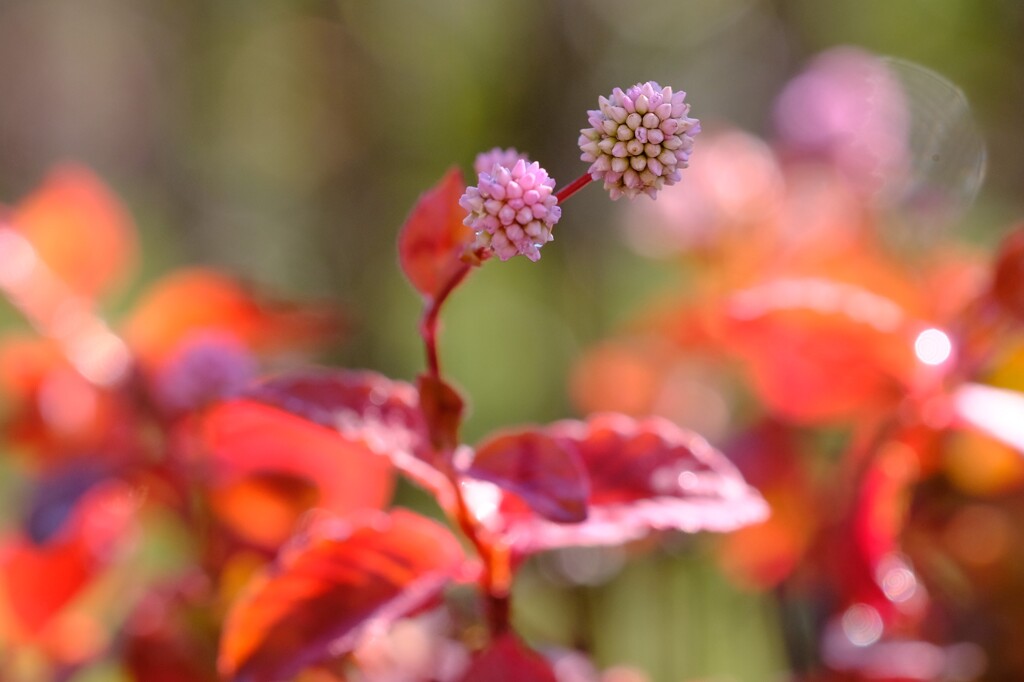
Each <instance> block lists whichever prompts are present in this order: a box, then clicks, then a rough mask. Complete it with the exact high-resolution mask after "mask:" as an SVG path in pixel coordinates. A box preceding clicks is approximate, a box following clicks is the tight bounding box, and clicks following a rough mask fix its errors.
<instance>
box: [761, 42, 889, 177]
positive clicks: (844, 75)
mask: <svg viewBox="0 0 1024 682" xmlns="http://www.w3.org/2000/svg"><path fill="white" fill-rule="evenodd" d="M775 127H776V130H777V131H778V137H779V141H780V142H781V143H782V146H783V149H784V150H785V151H787V152H788V153H790V154H792V155H795V156H798V157H801V158H805V159H813V160H817V161H822V162H825V163H828V164H831V165H834V166H835V167H837V168H838V169H839V170H840V171H841V172H842V173H843V175H844V176H845V177H846V178H847V179H848V180H849V181H851V182H852V183H853V184H854V185H856V186H857V187H859V188H861V189H862V190H866V191H869V192H873V191H878V190H883V189H884V190H886V191H892V190H894V189H898V187H894V184H898V183H896V182H895V181H902V180H903V179H904V178H903V176H904V174H905V172H906V165H907V163H908V161H907V156H908V153H909V152H908V139H907V136H908V127H909V122H908V112H907V103H906V98H905V97H904V94H903V90H902V88H901V87H900V84H899V81H898V80H897V79H896V77H895V76H894V75H893V73H892V72H891V71H890V69H889V67H888V66H887V65H886V64H885V62H883V61H882V60H881V59H879V58H877V57H875V56H874V55H872V54H870V53H868V52H864V51H861V50H858V49H855V48H850V47H840V48H836V49H833V50H829V51H828V52H823V53H822V54H821V55H819V56H818V57H816V58H815V59H814V61H812V62H811V64H810V65H809V66H808V67H807V68H806V69H805V70H804V71H803V73H801V74H799V75H798V76H797V77H796V78H794V79H793V80H791V81H790V82H789V84H788V85H787V86H786V89H785V90H783V91H782V94H781V95H779V98H778V100H776V102H775Z"/></svg>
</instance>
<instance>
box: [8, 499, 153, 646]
mask: <svg viewBox="0 0 1024 682" xmlns="http://www.w3.org/2000/svg"><path fill="white" fill-rule="evenodd" d="M137 504H138V499H137V496H136V495H135V494H134V493H133V492H132V490H131V489H130V488H129V487H128V486H126V485H124V484H123V483H119V482H113V481H109V482H104V483H100V484H99V485H97V486H95V487H94V488H93V489H91V490H90V491H89V492H88V493H86V494H85V495H84V496H83V497H82V499H81V500H80V501H79V502H78V504H77V505H76V508H75V511H74V512H73V514H72V518H70V519H69V520H68V522H67V523H66V524H65V528H64V529H63V530H62V531H61V532H60V533H59V534H58V536H57V537H55V538H53V539H52V540H51V541H50V542H47V543H45V544H39V545H37V544H34V543H32V542H31V541H30V540H28V539H27V538H21V537H18V538H14V539H13V540H12V541H11V542H10V543H9V544H7V546H6V547H3V548H2V549H0V588H2V589H0V593H6V595H5V596H6V599H7V602H8V606H9V607H10V610H11V612H12V613H13V614H14V616H15V617H16V619H17V621H18V623H19V625H20V627H21V629H22V630H23V631H24V632H25V633H27V634H28V635H29V636H30V637H31V636H35V635H37V634H39V633H40V632H41V631H42V630H43V629H44V628H45V627H46V625H47V624H49V623H50V622H51V620H52V619H53V617H54V616H56V615H57V614H58V613H59V612H60V611H61V609H63V608H64V607H65V606H66V605H67V604H68V603H69V602H70V601H71V600H72V599H74V598H75V597H76V596H77V595H78V594H79V593H80V592H81V591H82V590H83V589H85V588H86V587H87V586H88V584H89V582H90V581H91V580H92V579H93V578H94V577H95V576H96V575H98V574H99V573H100V572H101V571H102V569H103V568H104V567H105V566H106V565H107V564H108V563H109V562H110V561H111V560H112V558H113V557H114V556H116V553H115V552H114V550H115V549H116V547H117V545H118V544H119V542H122V541H123V540H124V539H125V536H126V534H127V531H128V528H129V524H130V523H131V520H132V518H133V516H134V513H135V509H136V508H137Z"/></svg>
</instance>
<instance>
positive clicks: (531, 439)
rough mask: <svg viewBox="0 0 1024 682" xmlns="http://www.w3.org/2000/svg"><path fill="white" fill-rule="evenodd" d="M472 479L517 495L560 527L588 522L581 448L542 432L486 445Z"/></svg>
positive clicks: (479, 452)
mask: <svg viewBox="0 0 1024 682" xmlns="http://www.w3.org/2000/svg"><path fill="white" fill-rule="evenodd" d="M466 473H467V474H468V475H469V476H470V477H472V478H474V479H477V480H481V481H489V482H491V483H494V484H495V485H497V486H498V487H499V488H501V489H503V490H506V491H508V492H511V493H514V494H515V495H517V496H518V497H520V498H521V499H522V500H523V502H525V503H526V504H527V505H529V506H530V508H531V509H533V511H535V512H536V513H537V514H540V515H541V516H543V517H544V518H546V519H550V520H551V521H555V522H558V523H578V522H580V521H583V520H584V519H585V518H587V498H588V497H589V494H590V490H589V487H588V481H587V473H586V471H584V469H583V464H582V463H581V462H580V459H579V455H578V454H577V452H576V448H575V447H565V446H564V445H563V444H562V443H561V442H559V441H558V440H557V439H555V438H552V437H551V436H548V435H547V434H545V433H542V432H539V431H525V432H522V433H510V434H505V435H499V436H497V437H494V438H491V439H489V440H487V441H486V442H484V443H483V444H481V445H480V446H479V447H478V448H477V451H476V455H475V456H474V458H473V463H472V464H471V465H470V466H469V468H468V470H467V471H466Z"/></svg>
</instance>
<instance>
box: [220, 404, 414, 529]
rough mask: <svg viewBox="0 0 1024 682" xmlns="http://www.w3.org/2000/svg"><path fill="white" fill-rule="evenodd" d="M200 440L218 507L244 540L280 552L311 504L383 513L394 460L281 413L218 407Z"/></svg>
mask: <svg viewBox="0 0 1024 682" xmlns="http://www.w3.org/2000/svg"><path fill="white" fill-rule="evenodd" d="M202 442H203V446H204V449H205V451H206V453H207V454H208V456H209V457H210V461H211V463H212V465H213V471H212V472H211V473H212V474H213V478H212V485H213V489H214V490H213V494H214V497H213V501H214V508H215V509H216V510H217V511H218V513H219V514H220V515H221V520H222V521H224V522H225V523H227V524H228V525H229V526H230V527H231V528H232V529H233V530H234V531H235V532H236V533H238V534H239V535H240V536H241V537H243V538H245V539H246V540H248V541H250V542H253V543H256V544H259V545H261V546H264V547H268V548H274V547H277V546H279V544H280V543H281V542H282V541H283V540H284V539H285V538H286V537H287V536H288V535H289V534H290V533H291V532H292V530H293V528H294V524H295V522H296V521H297V519H298V517H299V516H300V515H301V514H302V513H304V512H305V511H308V510H309V509H310V508H311V507H313V506H320V507H323V508H326V509H329V510H331V511H333V512H336V513H339V514H347V513H352V512H355V511H357V510H360V509H364V508H373V509H376V508H380V507H383V506H384V505H385V504H386V503H387V501H388V500H389V499H390V497H391V491H392V485H393V478H394V477H393V474H392V467H391V464H390V462H389V461H388V460H387V458H385V457H381V456H379V455H378V454H376V453H374V452H373V451H371V450H370V449H369V448H368V447H367V446H366V445H365V444H364V443H362V442H360V441H355V440H345V439H342V438H339V437H338V435H337V433H335V432H333V431H331V430H329V429H326V428H324V427H323V426H320V425H318V424H314V423H312V422H310V421H308V420H305V419H302V418H300V417H297V416H295V415H293V414H289V413H287V412H284V411H282V410H280V409H277V408H275V407H271V406H269V405H265V404H262V403H260V402H256V401H253V400H234V401H230V402H226V403H222V404H220V405H218V406H216V407H214V408H212V409H211V410H210V411H209V412H208V413H207V415H206V416H205V418H204V420H203V435H202Z"/></svg>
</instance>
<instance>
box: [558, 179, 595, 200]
mask: <svg viewBox="0 0 1024 682" xmlns="http://www.w3.org/2000/svg"><path fill="white" fill-rule="evenodd" d="M593 179H594V178H592V177H591V176H590V172H589V171H588V172H586V173H584V174H583V175H581V176H579V177H578V178H576V179H575V180H573V181H572V182H570V183H569V184H568V185H566V186H565V187H563V188H562V189H560V190H558V191H557V192H555V199H557V200H558V203H559V204H561V203H562V202H564V201H565V200H566V199H568V198H569V197H571V196H572V195H573V194H576V192H579V191H580V190H581V189H583V188H584V187H586V186H587V185H589V184H590V182H591V181H592V180H593Z"/></svg>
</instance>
